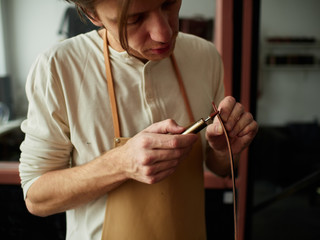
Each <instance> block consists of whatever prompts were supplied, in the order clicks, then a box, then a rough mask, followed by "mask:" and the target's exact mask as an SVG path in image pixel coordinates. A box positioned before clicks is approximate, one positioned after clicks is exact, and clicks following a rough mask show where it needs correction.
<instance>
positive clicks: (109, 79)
mask: <svg viewBox="0 0 320 240" xmlns="http://www.w3.org/2000/svg"><path fill="white" fill-rule="evenodd" d="M104 31H105V34H103V49H104V51H103V54H104V62H105V65H106V75H107V84H108V93H109V98H110V104H111V111H112V121H113V129H114V137H115V138H120V137H121V131H120V124H119V115H118V108H117V101H116V95H115V91H114V84H113V83H114V82H113V77H112V72H111V64H110V58H109V49H108V36H107V32H108V31H107V30H104Z"/></svg>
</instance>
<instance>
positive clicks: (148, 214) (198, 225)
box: [102, 31, 206, 240]
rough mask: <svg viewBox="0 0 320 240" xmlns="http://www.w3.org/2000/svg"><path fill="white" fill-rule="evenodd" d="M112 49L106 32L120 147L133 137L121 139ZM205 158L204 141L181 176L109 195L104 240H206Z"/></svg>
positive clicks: (195, 148)
mask: <svg viewBox="0 0 320 240" xmlns="http://www.w3.org/2000/svg"><path fill="white" fill-rule="evenodd" d="M107 45H108V43H107V36H106V31H105V34H104V54H105V63H106V73H107V82H108V92H109V96H110V103H111V107H112V115H113V124H114V132H115V140H114V143H115V147H117V146H121V145H123V144H125V143H126V141H127V140H128V139H127V138H121V137H120V136H121V133H120V125H119V118H118V112H117V105H116V100H115V92H114V87H113V80H112V73H111V67H110V60H109V52H108V47H107ZM171 60H172V64H173V67H174V69H175V71H176V75H177V78H178V82H179V84H180V89H181V93H182V95H183V97H184V100H185V103H186V106H187V110H188V113H189V118H190V120H191V121H194V119H193V116H192V112H191V108H190V105H189V102H188V99H187V97H186V92H185V90H184V87H183V82H182V79H181V76H180V73H179V71H178V68H177V64H176V62H175V59H174V57H173V56H172V58H171ZM202 159H203V158H202V147H201V140H200V137H199V140H198V141H197V142H196V144H194V146H193V149H192V151H191V152H190V154H189V155H188V157H187V158H185V159H183V161H182V162H181V164H180V165H179V166H178V168H177V170H176V172H175V173H174V174H172V175H171V176H169V177H168V178H166V179H165V180H163V181H161V182H159V183H156V184H151V185H149V184H144V183H141V182H138V181H134V180H128V181H127V182H125V183H123V184H122V185H121V186H119V187H118V188H116V189H114V190H112V191H111V192H109V193H108V198H107V206H106V213H105V220H104V225H103V232H102V239H103V240H170V239H175V240H188V239H190V240H197V239H199V240H204V239H206V229H205V216H204V183H203V181H204V180H203V163H202Z"/></svg>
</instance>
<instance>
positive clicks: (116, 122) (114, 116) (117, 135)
mask: <svg viewBox="0 0 320 240" xmlns="http://www.w3.org/2000/svg"><path fill="white" fill-rule="evenodd" d="M104 31H105V32H104V33H103V54H104V62H105V69H106V75H107V85H108V93H109V99H110V104H111V111H112V121H113V128H114V136H115V138H120V137H121V131H120V123H119V114H118V108H117V101H116V94H115V90H114V81H113V77H112V71H111V63H110V57H109V49H108V36H107V34H108V31H107V30H106V29H105V30H104ZM170 59H171V63H172V66H173V69H174V71H175V74H176V77H177V80H178V83H179V87H180V92H181V94H182V96H183V100H184V103H185V105H186V108H187V112H188V115H189V119H190V121H191V122H194V117H193V114H192V110H191V106H190V102H189V100H188V96H187V93H186V90H185V87H184V84H183V80H182V76H181V73H180V71H179V67H178V65H177V61H176V59H175V57H174V55H173V54H171V56H170Z"/></svg>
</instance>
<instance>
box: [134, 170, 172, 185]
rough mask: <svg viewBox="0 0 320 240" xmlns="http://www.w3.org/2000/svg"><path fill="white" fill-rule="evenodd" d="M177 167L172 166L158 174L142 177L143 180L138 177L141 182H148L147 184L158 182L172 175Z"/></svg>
mask: <svg viewBox="0 0 320 240" xmlns="http://www.w3.org/2000/svg"><path fill="white" fill-rule="evenodd" d="M175 170H176V168H170V169H167V170H164V171H162V172H159V173H158V174H156V175H154V176H146V177H144V178H142V179H141V180H139V179H137V180H138V181H140V182H143V183H147V184H155V183H158V182H160V181H162V180H163V179H165V178H167V177H168V176H170V175H171V174H173V173H174V172H175Z"/></svg>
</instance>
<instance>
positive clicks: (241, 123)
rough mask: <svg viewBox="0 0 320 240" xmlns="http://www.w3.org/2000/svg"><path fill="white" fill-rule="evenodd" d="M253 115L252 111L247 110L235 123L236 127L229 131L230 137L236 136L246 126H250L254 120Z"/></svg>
mask: <svg viewBox="0 0 320 240" xmlns="http://www.w3.org/2000/svg"><path fill="white" fill-rule="evenodd" d="M253 121H254V120H253V117H252V115H251V114H250V113H248V112H246V113H243V114H242V115H241V116H240V117H239V120H237V121H236V122H235V123H234V124H235V125H234V127H233V128H232V130H231V131H229V133H228V134H229V136H230V137H235V136H237V135H238V134H239V133H240V132H241V131H243V130H244V129H245V128H246V126H248V125H249V124H250V123H251V122H253Z"/></svg>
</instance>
